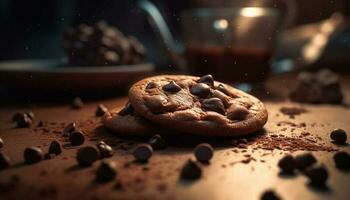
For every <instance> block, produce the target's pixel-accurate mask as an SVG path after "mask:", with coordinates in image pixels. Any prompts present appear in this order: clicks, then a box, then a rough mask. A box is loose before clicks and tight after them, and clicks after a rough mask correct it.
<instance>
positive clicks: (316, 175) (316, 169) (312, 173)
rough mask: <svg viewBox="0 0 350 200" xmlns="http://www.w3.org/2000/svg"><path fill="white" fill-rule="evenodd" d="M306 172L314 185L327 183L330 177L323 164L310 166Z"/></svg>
mask: <svg viewBox="0 0 350 200" xmlns="http://www.w3.org/2000/svg"><path fill="white" fill-rule="evenodd" d="M304 173H305V175H306V176H307V177H308V178H309V180H310V182H311V184H313V185H320V186H322V185H325V183H326V181H327V179H328V171H327V169H326V167H325V166H323V165H316V166H312V167H309V168H307V169H306V170H305V172H304Z"/></svg>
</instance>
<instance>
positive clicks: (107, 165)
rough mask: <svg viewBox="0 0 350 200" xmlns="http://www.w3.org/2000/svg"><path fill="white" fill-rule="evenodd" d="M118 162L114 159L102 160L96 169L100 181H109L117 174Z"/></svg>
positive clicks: (97, 178)
mask: <svg viewBox="0 0 350 200" xmlns="http://www.w3.org/2000/svg"><path fill="white" fill-rule="evenodd" d="M116 168H117V167H116V164H115V162H113V161H106V160H104V161H102V162H101V164H100V166H99V167H98V169H97V171H96V180H97V181H99V182H108V181H111V180H113V179H114V177H115V176H116V175H117V169H116Z"/></svg>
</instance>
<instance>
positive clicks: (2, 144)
mask: <svg viewBox="0 0 350 200" xmlns="http://www.w3.org/2000/svg"><path fill="white" fill-rule="evenodd" d="M3 146H4V141H3V140H2V139H1V138H0V149H1V148H2V147H3Z"/></svg>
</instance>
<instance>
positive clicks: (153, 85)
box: [146, 82, 157, 90]
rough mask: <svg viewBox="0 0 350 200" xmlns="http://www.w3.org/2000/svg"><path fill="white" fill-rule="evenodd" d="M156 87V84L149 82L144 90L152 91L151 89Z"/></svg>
mask: <svg viewBox="0 0 350 200" xmlns="http://www.w3.org/2000/svg"><path fill="white" fill-rule="evenodd" d="M156 87H157V83H155V82H149V83H148V84H147V86H146V89H147V90H149V89H153V88H156Z"/></svg>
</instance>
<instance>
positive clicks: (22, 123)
mask: <svg viewBox="0 0 350 200" xmlns="http://www.w3.org/2000/svg"><path fill="white" fill-rule="evenodd" d="M13 118H14V119H16V122H17V127H18V128H25V127H29V126H30V125H31V124H32V123H33V121H32V119H31V118H30V117H29V116H28V115H27V114H26V113H19V114H16V115H15V116H14V117H13Z"/></svg>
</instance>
